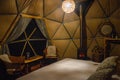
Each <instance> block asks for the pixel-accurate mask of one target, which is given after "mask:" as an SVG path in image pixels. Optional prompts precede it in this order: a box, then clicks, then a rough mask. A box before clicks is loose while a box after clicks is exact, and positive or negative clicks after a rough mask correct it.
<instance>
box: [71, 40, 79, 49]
mask: <svg viewBox="0 0 120 80" xmlns="http://www.w3.org/2000/svg"><path fill="white" fill-rule="evenodd" d="M73 41H74V44H75V46H76V47H77V48H80V39H73Z"/></svg>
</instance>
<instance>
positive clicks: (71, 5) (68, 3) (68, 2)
mask: <svg viewBox="0 0 120 80" xmlns="http://www.w3.org/2000/svg"><path fill="white" fill-rule="evenodd" d="M62 9H63V11H64V12H66V13H71V12H73V11H74V9H75V2H74V0H64V1H63V3H62Z"/></svg>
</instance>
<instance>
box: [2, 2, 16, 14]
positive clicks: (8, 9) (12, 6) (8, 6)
mask: <svg viewBox="0 0 120 80" xmlns="http://www.w3.org/2000/svg"><path fill="white" fill-rule="evenodd" d="M0 13H7V14H8V13H13V14H16V13H17V7H16V0H0Z"/></svg>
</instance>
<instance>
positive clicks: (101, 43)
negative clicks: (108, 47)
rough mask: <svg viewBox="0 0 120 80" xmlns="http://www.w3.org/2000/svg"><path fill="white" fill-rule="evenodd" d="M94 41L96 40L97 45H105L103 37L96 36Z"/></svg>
mask: <svg viewBox="0 0 120 80" xmlns="http://www.w3.org/2000/svg"><path fill="white" fill-rule="evenodd" d="M96 41H97V43H98V45H99V46H105V41H104V38H96ZM103 48H104V47H103Z"/></svg>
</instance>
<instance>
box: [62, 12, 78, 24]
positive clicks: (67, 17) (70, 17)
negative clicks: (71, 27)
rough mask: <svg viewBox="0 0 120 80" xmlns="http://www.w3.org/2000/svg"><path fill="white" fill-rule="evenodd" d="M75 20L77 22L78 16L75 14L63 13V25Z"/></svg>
mask: <svg viewBox="0 0 120 80" xmlns="http://www.w3.org/2000/svg"><path fill="white" fill-rule="evenodd" d="M75 20H79V16H78V15H77V14H76V13H75V12H72V13H65V15H64V23H66V22H71V21H75Z"/></svg>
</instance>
